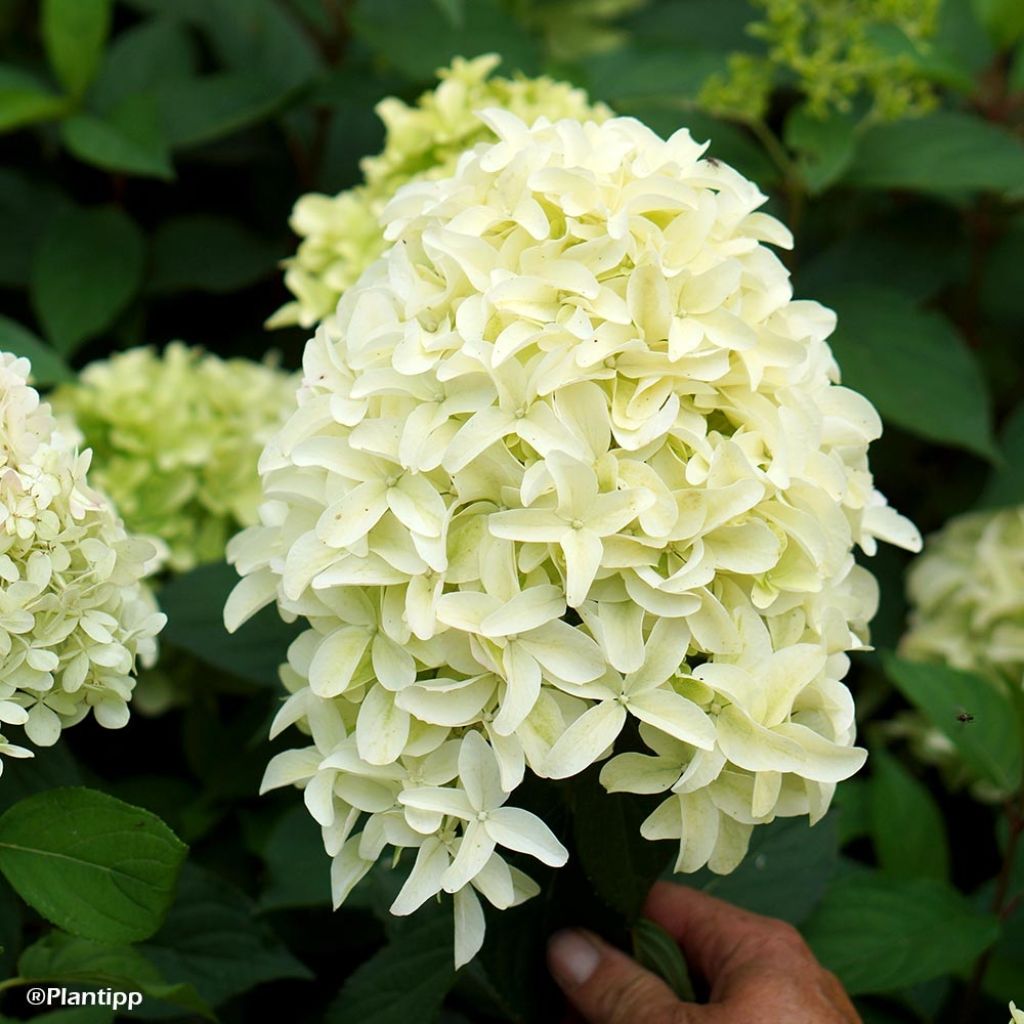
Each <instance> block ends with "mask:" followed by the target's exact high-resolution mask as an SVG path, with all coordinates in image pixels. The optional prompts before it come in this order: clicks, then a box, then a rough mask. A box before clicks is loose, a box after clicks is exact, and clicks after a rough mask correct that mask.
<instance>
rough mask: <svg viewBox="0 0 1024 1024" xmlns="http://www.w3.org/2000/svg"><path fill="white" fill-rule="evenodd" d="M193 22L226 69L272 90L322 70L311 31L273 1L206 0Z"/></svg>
mask: <svg viewBox="0 0 1024 1024" xmlns="http://www.w3.org/2000/svg"><path fill="white" fill-rule="evenodd" d="M194 21H195V22H196V24H197V25H198V26H200V27H201V28H202V30H203V32H204V33H205V35H206V36H207V38H208V39H209V40H210V42H211V44H212V46H213V49H214V51H215V52H216V54H217V56H218V57H219V58H220V60H221V61H222V62H223V64H224V65H225V66H226V67H227V68H229V69H231V70H233V71H241V72H245V73H247V74H251V75H255V76H257V77H259V78H261V79H263V80H264V81H266V82H269V83H271V84H272V85H273V86H274V87H276V88H277V89H280V90H285V91H287V90H290V89H295V88H297V87H300V86H303V85H306V84H308V83H309V82H310V81H311V80H312V79H313V78H315V77H316V76H317V75H319V74H320V73H321V72H322V71H323V69H324V62H323V59H322V57H321V56H320V53H319V52H318V50H317V48H316V45H315V44H314V42H313V40H312V38H311V37H310V35H309V34H308V33H307V32H304V31H303V29H302V25H301V24H300V23H299V22H298V21H296V19H295V18H294V17H293V16H291V14H289V13H288V12H287V11H286V10H283V9H282V7H281V5H280V4H279V3H277V2H275V0H206V2H204V3H203V4H202V5H201V8H200V9H199V10H198V11H196V12H195V17H194Z"/></svg>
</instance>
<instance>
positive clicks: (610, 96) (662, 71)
mask: <svg viewBox="0 0 1024 1024" xmlns="http://www.w3.org/2000/svg"><path fill="white" fill-rule="evenodd" d="M727 60H728V54H726V53H725V52H723V51H721V50H713V49H699V48H697V47H695V46H689V47H686V48H685V49H684V50H683V52H682V53H680V48H679V47H678V46H668V45H665V44H664V43H662V44H661V45H659V46H649V45H645V46H636V45H634V46H624V47H620V48H618V49H616V50H612V51H611V52H609V53H599V54H596V55H595V56H593V57H590V58H589V59H588V60H587V61H586V64H585V67H586V72H587V78H588V80H589V82H590V84H591V89H592V91H593V92H594V94H595V95H596V96H599V97H600V98H601V99H605V100H607V101H608V102H610V103H614V104H616V109H618V107H619V105H620V104H621V103H623V102H624V101H633V102H635V101H637V100H645V99H646V100H651V99H654V98H658V97H660V98H662V99H663V101H671V102H672V103H673V104H674V106H675V108H676V110H677V111H679V112H680V117H681V124H684V125H685V124H687V122H688V119H689V111H686V112H683V108H682V103H684V102H685V103H687V105H692V102H693V101H694V100H696V98H697V94H698V93H699V92H700V90H701V87H702V86H703V85H704V83H705V82H706V81H707V79H708V78H709V77H710V76H711V75H714V74H717V73H720V72H724V71H725V69H726V66H727ZM711 141H712V145H714V142H715V140H714V139H712V140H711Z"/></svg>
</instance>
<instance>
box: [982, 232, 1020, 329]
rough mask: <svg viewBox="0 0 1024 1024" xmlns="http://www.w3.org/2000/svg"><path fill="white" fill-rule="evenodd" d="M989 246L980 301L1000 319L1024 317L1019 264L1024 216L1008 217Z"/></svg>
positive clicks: (1017, 320) (991, 313)
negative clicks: (992, 243) (1000, 231)
mask: <svg viewBox="0 0 1024 1024" xmlns="http://www.w3.org/2000/svg"><path fill="white" fill-rule="evenodd" d="M1000 226H1001V228H1002V229H1003V230H1002V233H1001V235H1000V237H999V238H998V239H997V241H996V242H995V244H994V245H993V246H992V248H991V250H990V251H989V253H988V256H987V260H986V262H985V267H984V273H983V274H982V278H981V295H980V297H981V304H982V307H983V308H984V310H985V312H986V313H988V314H989V315H991V316H993V317H996V318H998V319H1000V320H1006V321H1008V322H1011V323H1019V322H1020V321H1022V320H1024V291H1022V289H1021V288H1020V268H1021V264H1022V263H1024V217H1022V216H1017V217H1014V218H1012V219H1007V220H1006V222H1005V223H1004V224H1002V225H1000Z"/></svg>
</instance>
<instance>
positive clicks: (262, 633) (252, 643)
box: [160, 563, 300, 687]
mask: <svg viewBox="0 0 1024 1024" xmlns="http://www.w3.org/2000/svg"><path fill="white" fill-rule="evenodd" d="M237 581H238V580H237V575H236V573H235V571H234V569H232V568H231V567H230V566H228V565H225V564H224V563H214V564H211V565H203V566H200V567H199V568H198V569H193V570H192V571H191V572H188V573H184V574H183V575H181V576H177V577H175V578H174V579H172V580H171V581H170V582H169V583H168V584H167V585H166V586H165V587H163V588H162V589H161V591H160V607H161V609H162V610H163V611H164V612H165V613H166V614H167V626H166V628H165V629H164V632H163V634H162V635H163V638H164V639H165V640H167V642H168V643H172V644H175V645H176V646H178V647H181V648H183V649H184V650H186V651H189V652H190V653H192V654H194V655H196V656H197V657H199V658H201V659H202V660H203V661H205V662H207V663H208V664H210V665H213V666H215V667H216V668H220V669H223V670H224V671H225V672H231V673H232V674H234V675H236V676H239V677H240V678H242V679H249V680H252V681H253V682H257V683H264V684H266V685H267V686H275V687H276V686H277V685H278V682H279V680H278V675H277V668H278V666H279V665H280V664H281V662H282V661H283V659H284V654H285V651H286V650H287V649H288V645H289V644H290V643H291V641H292V640H294V639H295V637H296V636H297V635H298V633H299V631H300V627H299V626H298V625H297V624H291V625H289V624H287V623H284V622H282V621H281V619H280V617H279V616H278V614H277V612H276V611H275V610H274V609H273V608H265V609H264V610H263V611H261V612H260V613H259V614H257V615H256V616H254V617H253V618H252V619H250V620H249V621H248V622H247V623H246V624H245V625H244V626H242V627H241V629H239V630H238V631H237V632H235V633H231V634H229V633H228V632H227V630H226V629H225V628H224V617H223V616H224V602H225V601H226V600H227V596H228V594H229V593H230V592H231V589H232V587H234V585H235V583H237Z"/></svg>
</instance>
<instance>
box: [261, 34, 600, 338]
mask: <svg viewBox="0 0 1024 1024" xmlns="http://www.w3.org/2000/svg"><path fill="white" fill-rule="evenodd" d="M500 63H501V58H500V57H499V56H497V55H496V54H485V55H483V56H481V57H476V58H474V59H473V60H465V59H463V58H462V57H456V58H455V59H454V60H453V61H452V64H451V67H447V68H441V69H440V70H439V71H438V72H437V74H438V78H440V80H441V81H440V84H439V85H438V86H437V87H436V88H434V89H431V90H429V91H428V92H425V93H424V94H423V95H422V96H420V98H419V99H418V100H417V101H416V103H415V104H414V105H409V104H407V103H404V102H403V101H402V100H400V99H396V98H395V97H393V96H390V97H388V98H387V99H384V100H382V101H381V102H380V103H379V104H377V114H378V116H379V117H380V119H381V120H382V121H383V122H384V129H385V142H384V149H383V151H382V152H381V153H379V154H378V155H377V156H371V157H365V158H364V159H363V160H362V161H361V164H360V166H361V169H362V172H363V177H364V183H363V184H362V185H359V186H357V187H356V188H351V189H347V190H346V191H344V192H340V193H339V194H338V195H336V196H327V195H322V194H320V193H310V194H308V195H304V196H302V197H301V198H300V199H299V200H298V202H297V203H296V204H295V209H294V211H293V213H292V218H291V227H292V230H293V231H294V232H295V233H296V234H297V235H298V236H299V237H300V238H301V239H302V242H301V244H300V245H299V248H298V251H297V252H296V254H295V256H294V257H292V258H291V259H289V260H287V261H286V263H285V267H286V268H287V269H286V272H285V284H286V285H287V287H288V289H289V290H290V291H291V292H292V294H293V295H294V296H295V301H294V302H289V303H288V304H287V305H285V306H283V307H282V308H281V309H280V310H278V312H277V313H275V314H274V316H273V317H271V319H270V321H269V322H268V326H270V327H282V326H286V325H288V324H300V325H301V326H303V327H313V326H314V325H315V324H318V323H319V322H320V321H321V320H323V319H324V317H326V316H328V315H330V314H331V313H333V312H334V308H335V306H336V305H337V303H338V299H339V298H340V297H341V295H342V293H343V292H344V291H345V290H346V289H347V288H350V287H351V286H352V285H353V284H355V283H356V281H357V280H358V279H359V275H360V274H362V272H363V271H364V270H365V269H366V268H367V267H368V266H369V265H370V264H371V263H372V262H373V261H374V260H375V259H376V258H377V257H378V256H379V255H380V254H381V253H382V252H383V251H384V249H385V248H386V245H387V243H386V242H385V240H384V236H383V231H382V229H381V224H380V219H379V215H380V212H381V211H382V210H383V209H384V207H385V206H386V205H387V203H388V202H389V201H390V200H391V198H392V197H393V196H394V194H395V192H396V191H397V190H398V188H399V187H400V186H401V185H404V184H405V183H406V182H407V181H410V180H412V179H434V178H442V177H446V176H447V175H449V174H451V172H452V171H454V170H455V164H456V162H457V161H458V158H459V157H460V156H461V155H462V154H463V153H464V152H465V151H466V150H467V149H469V148H471V147H472V146H473V145H475V144H476V143H478V142H482V141H491V142H493V141H494V135H493V134H492V132H491V130H490V128H489V126H488V125H487V124H485V123H484V122H483V121H481V120H480V118H479V117H477V116H476V114H477V111H479V110H483V109H486V108H488V107H501V108H502V109H504V110H508V111H510V112H511V113H513V114H515V115H516V116H518V117H520V118H522V120H524V121H527V122H529V123H532V122H533V121H535V120H536V119H537V118H538V117H541V116H543V117H547V118H548V119H549V120H552V121H555V120H559V119H561V118H565V117H571V118H575V119H576V120H584V119H588V118H589V119H596V120H599V121H602V120H604V119H605V118H606V117H610V116H611V111H610V110H609V109H608V108H607V107H606V106H604V104H602V103H591V102H590V101H589V100H588V98H587V94H586V93H585V92H584V91H583V90H582V89H577V88H574V87H573V86H571V85H568V84H566V83H565V82H557V81H555V80H554V79H551V78H547V77H545V76H541V77H539V78H528V77H526V76H525V75H522V74H517V75H515V76H514V77H513V78H505V77H502V76H500V75H496V76H493V77H492V73H493V72H494V70H495V69H496V68H497V67H498V65H499V64H500Z"/></svg>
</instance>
